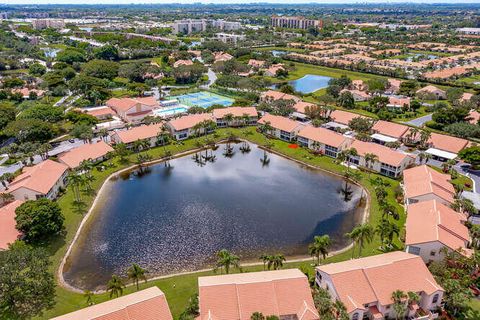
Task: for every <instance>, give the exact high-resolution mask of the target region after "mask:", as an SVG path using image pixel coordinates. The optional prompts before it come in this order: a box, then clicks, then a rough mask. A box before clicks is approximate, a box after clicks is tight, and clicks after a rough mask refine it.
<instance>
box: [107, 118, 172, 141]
mask: <svg viewBox="0 0 480 320" xmlns="http://www.w3.org/2000/svg"><path fill="white" fill-rule="evenodd" d="M162 125H163V123H154V124H150V125H141V126H138V127H133V128H130V129H128V130H118V131H116V132H115V133H114V134H115V135H117V136H118V138H119V139H120V141H121V142H123V143H131V142H134V141H137V140H143V139H150V138H153V137H156V136H157V134H158V133H159V131H160V128H161V127H162Z"/></svg>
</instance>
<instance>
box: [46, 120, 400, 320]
mask: <svg viewBox="0 0 480 320" xmlns="http://www.w3.org/2000/svg"><path fill="white" fill-rule="evenodd" d="M230 133H233V134H235V135H236V136H238V137H241V138H244V139H247V140H249V141H251V142H252V143H255V144H258V145H265V144H266V143H267V142H268V143H271V149H272V151H275V152H278V153H281V154H284V155H285V156H288V157H291V158H294V159H297V160H300V161H302V162H304V163H307V164H310V165H314V166H317V167H319V168H322V169H325V170H328V171H331V172H333V173H338V174H343V172H344V171H345V167H344V166H342V165H339V164H337V163H335V162H334V161H333V160H332V159H331V158H328V157H325V156H323V157H322V156H314V155H312V154H310V153H309V152H308V150H306V149H304V148H297V149H292V148H289V147H288V145H289V143H286V142H283V141H279V140H269V139H266V138H265V137H264V136H263V135H261V134H259V133H258V132H257V131H256V130H255V128H253V127H251V128H246V129H219V130H217V132H216V133H215V134H214V135H210V138H215V139H216V140H218V141H220V140H222V139H225V138H226V137H228V136H229V134H230ZM198 141H200V142H204V141H205V137H200V138H197V139H189V140H187V141H184V142H183V144H171V145H168V146H166V147H165V148H163V147H157V148H153V149H151V150H149V151H147V153H148V154H150V155H151V156H152V157H153V158H161V157H162V156H163V155H164V154H165V149H166V150H169V151H171V152H172V153H174V154H178V153H180V152H184V151H187V150H192V149H195V148H196V147H197V143H198ZM136 156H137V155H136V154H135V155H131V156H129V160H130V163H134V161H135V159H136ZM112 162H113V163H114V164H115V167H111V168H108V169H106V170H105V171H98V170H96V169H94V170H93V171H92V174H93V175H94V177H95V178H96V180H95V181H94V182H93V184H92V186H93V188H94V189H95V190H99V188H100V187H101V185H102V183H103V182H104V181H105V180H106V179H107V177H108V176H109V175H110V174H112V173H113V172H115V171H118V170H120V169H122V168H125V167H127V166H129V165H130V164H121V163H120V162H119V159H117V158H114V159H112ZM375 176H377V175H375V174H372V175H371V177H370V176H369V175H368V174H367V173H361V178H360V181H359V182H360V183H361V184H362V185H363V186H364V187H365V190H366V191H367V192H368V193H369V194H370V195H371V202H370V211H369V213H370V216H369V222H370V223H371V224H372V225H374V226H375V225H377V224H378V222H379V221H380V219H381V213H380V209H379V205H378V202H377V201H376V199H375V194H374V187H373V185H372V184H371V182H370V178H373V177H375ZM382 178H383V179H384V181H388V182H389V183H390V184H391V186H390V187H388V188H387V189H388V193H389V195H388V201H389V203H391V204H392V205H395V207H396V208H397V209H398V211H399V212H400V213H401V218H400V220H399V221H398V222H397V223H398V225H399V226H400V227H401V228H403V225H404V222H405V215H404V213H403V212H404V211H403V208H402V207H401V206H400V205H399V204H398V203H397V202H396V201H395V199H394V191H393V190H394V189H395V188H396V187H398V186H399V182H398V181H396V180H392V179H389V178H386V177H382ZM94 197H95V196H94V195H83V199H82V201H83V202H84V204H85V206H84V207H83V208H82V209H81V210H78V207H75V206H74V205H73V200H74V197H73V192H72V189H71V188H68V189H67V191H66V193H65V194H64V195H63V196H62V197H61V198H59V200H58V203H59V205H60V206H61V208H62V211H63V214H64V216H65V225H66V234H65V237H64V238H61V239H57V240H56V241H53V242H52V244H51V245H50V246H49V247H48V250H49V252H50V253H51V255H52V256H51V258H52V263H53V265H52V271H53V272H55V274H56V271H57V269H58V267H59V265H60V262H61V260H62V258H63V256H64V254H65V252H66V250H67V245H68V244H69V243H70V242H71V241H72V239H73V237H74V234H75V232H76V230H77V228H78V226H79V224H80V222H81V220H82V218H83V215H84V213H85V212H86V211H87V210H88V208H89V207H90V205H91V203H92V202H93V200H94ZM379 245H380V239H379V238H378V236H376V237H375V239H374V241H373V242H372V243H369V244H367V245H366V246H365V248H364V249H363V251H362V256H368V255H373V254H378V253H380V251H379V250H378V247H379ZM395 245H396V246H397V247H398V248H399V249H401V248H402V244H401V242H400V241H399V240H398V239H397V240H396V241H395ZM351 256H352V250H349V251H346V252H344V253H341V254H339V255H336V256H333V257H329V258H328V259H327V261H328V262H336V261H341V260H347V259H350V258H351ZM298 267H301V268H302V269H306V270H308V271H309V273H310V274H312V275H313V266H312V264H311V261H310V260H309V261H306V262H296V263H286V264H285V268H298ZM261 269H262V266H252V267H245V268H244V269H243V271H255V270H261ZM207 274H212V272H204V273H194V274H188V275H180V276H173V277H168V278H165V279H159V280H155V281H153V280H152V281H149V282H148V283H146V284H142V286H141V287H142V288H145V287H148V286H154V285H156V286H158V287H159V288H160V289H161V290H162V291H164V292H165V294H166V296H167V299H168V302H169V305H170V308H171V310H172V313H173V315H174V317H175V318H178V316H179V315H180V313H181V312H182V311H183V310H184V308H185V306H186V304H187V302H188V298H189V297H190V296H192V295H193V294H194V293H195V292H196V291H197V278H198V277H199V276H202V275H207ZM132 291H134V288H133V287H128V288H127V289H125V291H124V294H126V293H129V292H132ZM108 298H109V297H108V294H106V293H104V294H98V295H95V297H94V301H95V302H96V303H99V302H102V301H105V300H107V299H108ZM84 307H86V304H85V298H84V297H83V296H82V295H81V294H78V293H74V292H71V291H68V290H66V289H64V288H61V287H57V298H56V304H55V306H54V308H53V309H51V310H48V311H47V312H45V313H44V315H43V316H42V317H40V318H39V319H48V318H50V317H53V316H57V315H61V314H64V313H67V312H71V311H74V310H77V309H80V308H84Z"/></svg>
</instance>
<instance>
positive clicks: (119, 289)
mask: <svg viewBox="0 0 480 320" xmlns="http://www.w3.org/2000/svg"><path fill="white" fill-rule="evenodd" d="M123 288H125V284H123V281H122V279H120V277H119V276H117V275H112V278H111V279H110V280H109V281H108V283H107V292H110V298H111V297H113V296H115V297H116V298H118V296H121V295H122V294H123Z"/></svg>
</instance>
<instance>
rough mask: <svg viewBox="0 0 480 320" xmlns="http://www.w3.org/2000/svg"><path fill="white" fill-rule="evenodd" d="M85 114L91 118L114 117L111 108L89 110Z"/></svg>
mask: <svg viewBox="0 0 480 320" xmlns="http://www.w3.org/2000/svg"><path fill="white" fill-rule="evenodd" d="M86 113H87V114H89V115H91V116H93V117H101V116H108V115H114V114H115V111H113V110H112V108H110V107H107V106H104V107H100V108H91V109H88V110H86Z"/></svg>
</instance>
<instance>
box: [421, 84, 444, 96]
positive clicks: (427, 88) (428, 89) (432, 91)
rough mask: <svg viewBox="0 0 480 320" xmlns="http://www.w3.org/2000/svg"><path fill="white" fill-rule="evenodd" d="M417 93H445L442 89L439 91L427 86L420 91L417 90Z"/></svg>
mask: <svg viewBox="0 0 480 320" xmlns="http://www.w3.org/2000/svg"><path fill="white" fill-rule="evenodd" d="M419 92H428V93H435V92H438V93H440V94H445V91H443V90H442V89H439V88H437V87H435V86H432V85H428V86H425V87H423V88H421V89H418V90H417V93H419Z"/></svg>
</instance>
